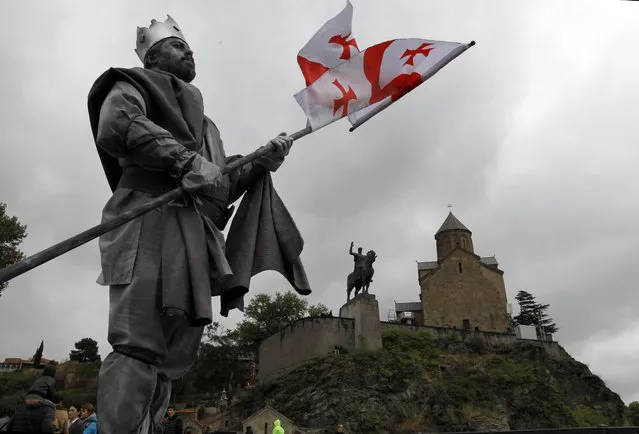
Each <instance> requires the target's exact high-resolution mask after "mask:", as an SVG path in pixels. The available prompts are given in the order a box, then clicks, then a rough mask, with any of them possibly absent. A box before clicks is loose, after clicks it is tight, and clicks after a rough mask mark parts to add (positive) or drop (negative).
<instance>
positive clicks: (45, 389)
mask: <svg viewBox="0 0 639 434" xmlns="http://www.w3.org/2000/svg"><path fill="white" fill-rule="evenodd" d="M55 373H56V368H55V365H47V366H45V367H44V369H43V370H42V375H41V376H40V377H38V378H37V379H36V381H34V382H33V384H32V385H31V387H30V388H29V390H28V391H27V396H25V404H26V405H27V406H28V407H40V406H43V405H45V406H47V407H51V409H52V410H53V412H54V413H55V408H56V405H55V403H54V402H53V399H54V398H53V397H54V396H55V395H56V391H55Z"/></svg>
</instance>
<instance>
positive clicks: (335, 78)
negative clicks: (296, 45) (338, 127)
mask: <svg viewBox="0 0 639 434" xmlns="http://www.w3.org/2000/svg"><path fill="white" fill-rule="evenodd" d="M474 44H475V43H474V42H471V43H469V44H462V43H459V42H445V41H431V40H425V39H393V40H390V41H386V42H382V43H380V44H377V45H373V46H372V47H369V48H367V49H365V50H364V51H360V52H358V53H356V54H352V55H351V57H350V58H349V59H348V60H344V61H342V62H341V63H339V64H338V65H336V66H334V67H332V68H331V69H329V70H326V71H325V72H324V73H323V74H322V75H321V76H320V77H319V78H316V79H315V80H313V81H312V82H311V83H310V84H308V85H307V87H306V88H305V89H304V90H302V91H300V92H298V93H297V94H296V95H295V99H296V100H297V102H298V104H299V105H300V107H301V108H302V110H304V113H305V114H306V117H307V119H308V123H309V125H310V126H311V129H312V130H313V131H315V130H317V129H319V128H322V127H324V126H326V125H328V124H330V123H332V122H335V121H336V120H339V119H341V118H343V117H345V116H348V119H349V121H350V122H351V124H352V128H351V131H352V130H354V129H355V128H357V127H358V126H360V125H361V124H363V123H364V122H366V121H367V120H368V119H370V118H371V117H373V116H375V115H376V114H377V113H379V112H381V111H382V110H384V109H386V108H387V107H388V106H390V105H391V104H392V103H393V102H395V101H397V100H398V99H400V98H401V97H403V96H404V95H406V94H407V93H408V92H410V91H411V90H413V89H415V88H416V87H417V86H419V85H420V84H422V83H423V82H424V81H426V80H428V79H429V78H430V77H432V76H433V75H434V74H435V73H437V71H439V70H440V69H442V68H443V67H444V66H446V65H447V64H448V63H449V62H451V61H452V60H453V59H455V58H456V57H457V56H459V55H460V54H462V53H463V52H464V51H466V50H467V49H468V48H469V47H471V46H473V45H474ZM307 82H308V79H307Z"/></svg>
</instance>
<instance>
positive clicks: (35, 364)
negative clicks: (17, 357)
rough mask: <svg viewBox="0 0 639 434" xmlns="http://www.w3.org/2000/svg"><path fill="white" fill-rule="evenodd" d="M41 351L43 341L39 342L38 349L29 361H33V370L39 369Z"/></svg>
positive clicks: (42, 349)
mask: <svg viewBox="0 0 639 434" xmlns="http://www.w3.org/2000/svg"><path fill="white" fill-rule="evenodd" d="M43 351H44V341H41V342H40V346H39V347H38V349H37V350H36V352H35V354H34V355H33V357H32V358H31V360H33V367H34V368H39V367H40V362H41V361H42V352H43Z"/></svg>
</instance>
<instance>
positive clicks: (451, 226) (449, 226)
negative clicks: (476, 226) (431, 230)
mask: <svg viewBox="0 0 639 434" xmlns="http://www.w3.org/2000/svg"><path fill="white" fill-rule="evenodd" d="M444 231H467V232H470V230H469V229H468V228H467V227H466V226H464V224H463V223H462V222H460V221H459V219H458V218H457V217H455V216H454V215H453V213H452V212H450V211H449V212H448V217H446V220H444V223H442V225H441V227H440V228H439V230H438V231H437V233H435V235H438V234H439V233H441V232H444Z"/></svg>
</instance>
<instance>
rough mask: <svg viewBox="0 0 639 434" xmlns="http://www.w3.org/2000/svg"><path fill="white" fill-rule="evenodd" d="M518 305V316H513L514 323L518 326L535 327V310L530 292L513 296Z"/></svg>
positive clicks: (522, 292) (533, 298)
mask: <svg viewBox="0 0 639 434" xmlns="http://www.w3.org/2000/svg"><path fill="white" fill-rule="evenodd" d="M515 300H517V304H519V315H517V316H515V321H516V322H517V324H520V325H537V322H538V321H537V318H536V312H535V308H536V306H537V303H535V296H534V295H532V294H531V293H530V292H526V291H519V292H518V293H517V295H516V296H515Z"/></svg>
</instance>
